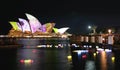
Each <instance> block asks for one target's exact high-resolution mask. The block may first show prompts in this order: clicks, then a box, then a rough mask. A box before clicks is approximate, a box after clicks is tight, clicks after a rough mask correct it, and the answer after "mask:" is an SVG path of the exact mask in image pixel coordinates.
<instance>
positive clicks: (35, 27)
mask: <svg viewBox="0 0 120 70" xmlns="http://www.w3.org/2000/svg"><path fill="white" fill-rule="evenodd" d="M26 16H27V18H28V21H27V20H25V19H23V18H19V19H18V20H19V22H14V21H11V22H10V24H11V25H12V27H13V28H12V29H11V30H10V31H9V34H8V36H10V37H31V36H32V37H68V36H69V35H70V34H68V33H66V31H67V30H68V29H69V27H63V28H60V29H58V28H55V27H54V26H55V23H46V24H44V25H42V24H41V23H40V22H39V21H38V19H37V18H35V17H34V16H32V15H30V14H26ZM53 31H54V32H53Z"/></svg>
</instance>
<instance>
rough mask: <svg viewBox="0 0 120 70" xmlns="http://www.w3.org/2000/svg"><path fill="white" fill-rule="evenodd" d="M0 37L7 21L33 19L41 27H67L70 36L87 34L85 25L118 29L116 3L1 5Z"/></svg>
mask: <svg viewBox="0 0 120 70" xmlns="http://www.w3.org/2000/svg"><path fill="white" fill-rule="evenodd" d="M0 9H1V10H0V23H1V25H0V34H7V33H8V31H9V29H11V25H10V24H9V23H8V22H9V21H18V18H25V19H27V18H26V16H25V13H29V14H31V15H33V16H35V17H36V18H37V19H38V20H39V21H40V22H41V23H42V24H45V23H47V22H55V23H56V25H55V27H57V28H62V27H70V29H69V30H68V31H67V32H69V33H71V34H74V33H76V34H84V33H88V32H89V30H88V29H87V26H88V25H96V26H97V27H98V28H102V27H108V26H120V8H119V4H116V3H113V2H109V3H108V2H88V1H84V2H83V1H80V0H72V1H71V0H63V1H62V0H60V1H59V0H43V1H42V0H15V1H13V0H12V1H7V0H4V2H0Z"/></svg>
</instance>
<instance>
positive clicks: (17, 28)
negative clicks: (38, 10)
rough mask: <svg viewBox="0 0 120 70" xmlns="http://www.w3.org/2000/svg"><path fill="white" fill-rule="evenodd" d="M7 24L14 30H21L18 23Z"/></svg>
mask: <svg viewBox="0 0 120 70" xmlns="http://www.w3.org/2000/svg"><path fill="white" fill-rule="evenodd" d="M9 23H10V24H11V25H12V27H13V29H14V30H21V27H20V25H19V23H18V22H14V21H10V22H9Z"/></svg>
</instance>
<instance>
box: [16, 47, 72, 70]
mask: <svg viewBox="0 0 120 70" xmlns="http://www.w3.org/2000/svg"><path fill="white" fill-rule="evenodd" d="M66 51H67V49H65V48H62V49H59V48H58V49H47V48H46V49H31V48H30V49H28V48H27V49H25V48H22V49H18V51H17V62H18V69H20V70H28V69H30V70H69V68H70V65H69V63H68V60H67V56H68V53H69V52H66ZM69 58H70V56H69Z"/></svg>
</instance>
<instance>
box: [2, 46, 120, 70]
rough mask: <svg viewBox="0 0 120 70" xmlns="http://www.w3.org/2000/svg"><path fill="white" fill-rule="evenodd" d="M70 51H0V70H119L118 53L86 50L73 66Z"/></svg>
mask: <svg viewBox="0 0 120 70" xmlns="http://www.w3.org/2000/svg"><path fill="white" fill-rule="evenodd" d="M69 50H70V49H68V48H67V49H66V48H62V49H25V48H24V49H22V48H21V49H20V48H19V49H0V70H120V52H119V51H116V52H115V53H114V52H111V51H109V50H100V49H99V50H98V51H93V50H88V51H89V52H84V51H81V52H84V53H83V54H80V53H81V52H80V53H78V55H79V57H78V59H76V60H75V61H76V62H75V63H76V64H77V63H78V64H79V65H75V66H74V65H73V64H72V61H71V57H70V56H68V55H70V51H69Z"/></svg>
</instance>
